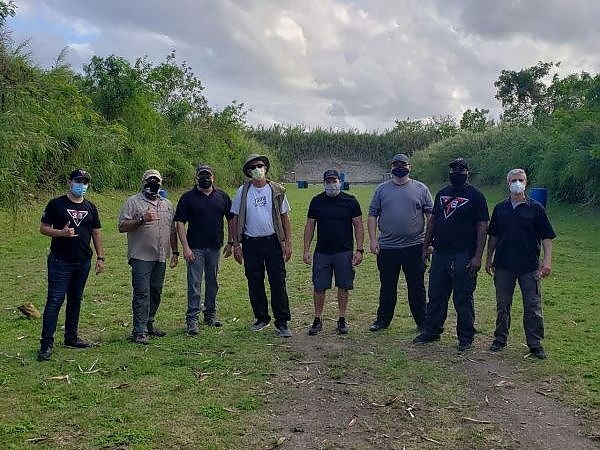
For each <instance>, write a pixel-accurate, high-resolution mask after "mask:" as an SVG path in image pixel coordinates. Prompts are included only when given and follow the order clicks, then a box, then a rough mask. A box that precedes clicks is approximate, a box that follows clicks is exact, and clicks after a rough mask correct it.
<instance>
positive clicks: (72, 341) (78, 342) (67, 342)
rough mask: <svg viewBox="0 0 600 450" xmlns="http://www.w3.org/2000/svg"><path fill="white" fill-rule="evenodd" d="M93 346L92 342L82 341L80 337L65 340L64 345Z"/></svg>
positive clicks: (75, 346) (73, 346)
mask: <svg viewBox="0 0 600 450" xmlns="http://www.w3.org/2000/svg"><path fill="white" fill-rule="evenodd" d="M93 346H94V344H92V343H91V342H88V341H84V340H83V339H80V338H76V339H68V340H65V347H71V348H90V347H93Z"/></svg>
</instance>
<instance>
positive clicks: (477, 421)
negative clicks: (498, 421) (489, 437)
mask: <svg viewBox="0 0 600 450" xmlns="http://www.w3.org/2000/svg"><path fill="white" fill-rule="evenodd" d="M462 419H463V420H464V421H466V422H473V423H492V422H490V421H489V420H479V419H473V418H472V417H463V418H462Z"/></svg>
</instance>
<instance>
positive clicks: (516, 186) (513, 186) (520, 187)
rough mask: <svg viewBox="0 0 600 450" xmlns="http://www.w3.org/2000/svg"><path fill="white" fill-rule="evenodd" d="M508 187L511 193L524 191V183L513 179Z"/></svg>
mask: <svg viewBox="0 0 600 450" xmlns="http://www.w3.org/2000/svg"><path fill="white" fill-rule="evenodd" d="M508 189H509V190H510V193H511V194H515V195H516V194H522V193H523V192H525V183H521V182H520V181H513V182H512V183H510V184H509V186H508Z"/></svg>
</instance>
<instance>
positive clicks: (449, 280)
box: [424, 250, 477, 343]
mask: <svg viewBox="0 0 600 450" xmlns="http://www.w3.org/2000/svg"><path fill="white" fill-rule="evenodd" d="M470 259H471V256H470V255H469V254H468V253H467V252H460V253H450V254H445V253H440V252H438V251H435V250H434V252H433V255H432V258H431V271H430V272H429V303H428V304H427V320H426V321H425V330H424V331H426V332H427V333H429V334H432V335H435V336H439V335H440V334H441V333H442V331H444V322H445V321H446V317H447V316H448V300H449V299H450V293H452V300H453V301H454V309H455V310H456V335H457V336H458V340H459V342H461V343H470V342H472V341H473V336H474V335H475V304H474V300H473V292H475V287H476V285H477V274H475V275H471V274H470V273H469V272H468V269H467V264H468V263H469V261H470Z"/></svg>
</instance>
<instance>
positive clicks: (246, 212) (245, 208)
mask: <svg viewBox="0 0 600 450" xmlns="http://www.w3.org/2000/svg"><path fill="white" fill-rule="evenodd" d="M269 167H270V162H269V158H267V157H266V156H264V155H257V154H252V155H249V156H248V158H247V159H246V162H245V163H244V166H243V168H242V170H243V172H244V175H246V176H247V177H248V178H250V179H251V181H248V182H246V183H244V184H243V185H242V186H240V188H239V189H238V190H237V192H236V194H235V197H234V198H233V202H232V205H231V212H232V213H233V214H234V217H233V224H232V226H233V229H234V230H235V236H234V243H233V256H234V258H235V260H236V261H237V262H238V263H240V264H241V263H242V261H243V263H244V272H245V274H246V278H247V280H248V294H249V296H250V303H251V304H252V310H253V312H254V317H255V318H256V321H255V322H254V324H253V325H252V327H251V328H252V330H254V331H260V330H262V329H263V328H265V327H266V326H268V325H269V323H270V322H271V317H270V316H269V308H268V304H267V294H266V292H265V269H266V271H267V275H268V277H269V286H270V288H271V308H272V310H273V316H275V329H276V331H277V334H278V335H279V336H281V337H290V336H291V335H292V333H291V331H290V329H289V328H288V321H289V320H290V306H289V300H288V295H287V289H286V285H285V277H286V271H285V263H286V262H287V261H289V260H290V258H291V257H292V227H291V225H290V218H289V217H288V212H289V210H290V205H289V203H288V200H287V197H286V195H285V188H284V187H283V186H281V185H280V184H278V183H274V182H272V181H271V180H269V179H268V178H267V173H268V172H269Z"/></svg>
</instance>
